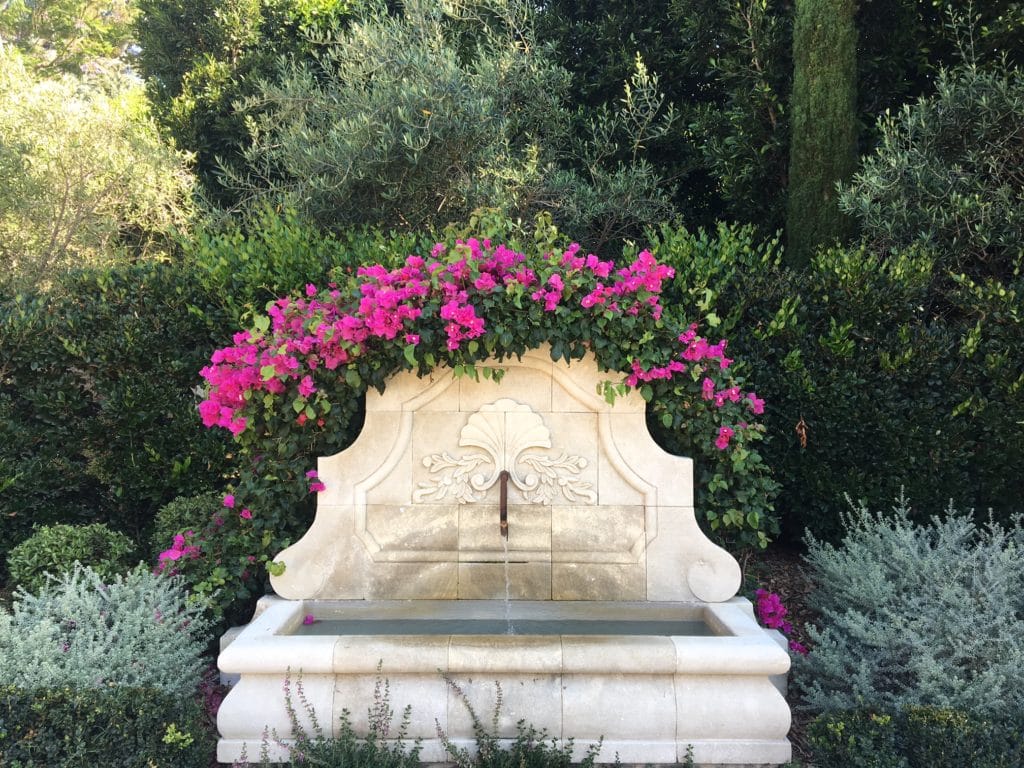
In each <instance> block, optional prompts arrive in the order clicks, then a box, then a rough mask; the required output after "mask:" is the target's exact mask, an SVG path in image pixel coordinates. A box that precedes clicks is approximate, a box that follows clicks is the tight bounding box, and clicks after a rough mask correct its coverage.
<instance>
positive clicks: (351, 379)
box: [345, 368, 363, 389]
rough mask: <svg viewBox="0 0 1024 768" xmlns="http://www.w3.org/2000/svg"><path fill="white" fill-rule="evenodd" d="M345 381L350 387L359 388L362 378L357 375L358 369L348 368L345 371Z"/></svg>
mask: <svg viewBox="0 0 1024 768" xmlns="http://www.w3.org/2000/svg"><path fill="white" fill-rule="evenodd" d="M345 383H346V384H348V385H349V386H350V387H352V389H359V387H360V385H361V384H362V383H363V379H362V377H361V376H360V375H359V371H357V370H355V369H354V368H349V369H348V370H346V371H345Z"/></svg>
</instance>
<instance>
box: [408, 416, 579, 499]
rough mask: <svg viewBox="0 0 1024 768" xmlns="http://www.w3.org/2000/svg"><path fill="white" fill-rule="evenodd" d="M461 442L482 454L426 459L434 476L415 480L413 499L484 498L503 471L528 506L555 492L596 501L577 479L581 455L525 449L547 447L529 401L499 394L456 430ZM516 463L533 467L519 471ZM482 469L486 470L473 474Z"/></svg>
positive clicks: (544, 430) (548, 435)
mask: <svg viewBox="0 0 1024 768" xmlns="http://www.w3.org/2000/svg"><path fill="white" fill-rule="evenodd" d="M459 445H461V446H465V447H473V448H480V449H482V450H483V451H485V452H486V453H470V454H467V455H465V456H461V457H459V456H452V455H451V454H449V453H448V452H443V453H433V454H430V455H429V456H426V457H424V459H423V465H424V466H425V467H427V469H429V470H430V474H431V475H436V476H437V477H436V479H431V480H428V481H423V482H420V483H419V489H418V490H416V491H415V492H414V493H413V500H414V501H415V502H417V503H419V502H423V501H440V500H442V499H445V498H453V499H455V500H457V501H458V502H459V503H460V504H468V503H470V502H477V501H482V500H483V498H484V497H485V495H486V494H487V491H488V490H489V489H490V488H492V487H493V486H494V485H495V483H497V482H498V478H499V475H500V474H501V472H502V470H507V471H508V473H509V482H510V483H511V484H512V485H514V486H515V487H516V488H518V489H519V491H520V492H522V494H523V498H524V499H525V500H526V501H527V502H529V503H531V504H550V503H551V502H552V501H553V500H554V498H555V497H556V496H557V495H558V493H559V492H561V494H562V495H563V496H565V498H566V499H568V500H569V501H574V502H575V501H582V502H587V503H591V504H593V503H594V502H596V501H597V494H596V493H594V491H593V490H592V489H591V484H590V483H588V482H584V481H583V480H580V479H579V477H578V475H579V473H580V470H582V469H583V468H585V467H586V466H587V460H586V459H585V458H583V457H581V456H572V455H569V454H568V453H566V452H565V451H563V452H562V455H561V456H558V457H551V456H546V455H544V454H539V453H525V451H527V450H529V449H531V448H550V447H551V432H550V430H549V429H548V427H547V425H545V424H544V420H543V419H542V418H541V417H540V415H539V414H538V413H536V412H535V411H534V410H533V409H532V408H530V406H528V405H524V404H522V403H517V402H516V401H515V400H511V399H509V398H502V399H500V400H496V401H495V402H493V403H488V404H487V405H484V406H482V407H481V408H480V410H479V411H477V412H476V413H474V414H473V415H472V416H470V417H469V419H468V420H467V421H466V425H465V426H464V427H463V428H462V431H461V432H460V433H459ZM520 465H522V466H524V467H527V468H529V469H530V470H531V471H530V472H528V473H527V474H526V475H525V476H524V475H522V474H521V473H520ZM480 467H486V470H485V471H481V472H476V470H477V469H478V468H480Z"/></svg>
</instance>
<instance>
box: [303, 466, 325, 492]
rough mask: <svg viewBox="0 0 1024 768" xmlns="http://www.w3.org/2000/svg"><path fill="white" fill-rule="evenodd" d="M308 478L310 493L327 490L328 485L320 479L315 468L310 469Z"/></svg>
mask: <svg viewBox="0 0 1024 768" xmlns="http://www.w3.org/2000/svg"><path fill="white" fill-rule="evenodd" d="M306 478H307V479H308V480H309V481H310V482H309V492H310V493H321V492H322V491H326V490H327V486H326V485H324V484H323V482H322V481H321V480H320V476H319V475H318V474H317V472H316V470H315V469H311V470H309V472H307V473H306Z"/></svg>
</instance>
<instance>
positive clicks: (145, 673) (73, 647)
mask: <svg viewBox="0 0 1024 768" xmlns="http://www.w3.org/2000/svg"><path fill="white" fill-rule="evenodd" d="M207 629H208V624H207V622H206V620H205V619H204V618H203V617H202V612H201V608H200V607H199V606H197V605H193V604H190V603H188V602H187V601H186V598H185V593H184V591H183V589H182V587H181V584H180V583H179V580H178V579H174V578H170V577H168V576H162V575H159V574H154V573H151V572H150V571H148V570H146V569H145V568H143V567H139V568H136V569H135V570H133V571H131V572H129V573H128V574H126V575H117V576H113V577H104V576H101V575H100V574H98V573H96V572H95V571H93V570H91V569H90V568H88V567H85V566H82V565H79V564H77V563H76V564H75V568H74V569H73V570H72V571H70V572H69V573H67V574H65V575H63V576H62V577H61V578H60V579H53V580H51V581H50V582H49V584H47V585H46V586H44V587H43V588H42V589H41V590H40V591H39V592H38V593H37V594H32V593H29V592H26V591H24V590H21V591H19V592H18V593H16V594H15V597H14V603H13V606H12V610H11V611H10V612H8V611H6V610H3V609H0V685H2V684H10V685H16V686H18V687H21V688H27V689H35V688H48V687H63V686H68V685H70V686H76V687H99V686H108V685H119V686H120V685H124V686H133V687H140V688H142V687H154V688H159V689H161V690H164V691H167V692H170V693H182V694H189V693H191V692H193V691H194V690H195V689H196V686H197V685H198V683H199V677H200V672H201V669H202V666H203V665H202V663H201V662H200V658H199V656H200V654H201V653H202V651H203V650H204V648H205V646H206V634H207Z"/></svg>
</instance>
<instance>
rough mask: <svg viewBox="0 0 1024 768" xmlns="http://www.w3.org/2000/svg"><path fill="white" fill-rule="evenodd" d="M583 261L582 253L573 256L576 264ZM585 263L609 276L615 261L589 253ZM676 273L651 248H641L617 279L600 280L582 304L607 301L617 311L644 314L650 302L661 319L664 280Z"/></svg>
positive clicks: (583, 262)
mask: <svg viewBox="0 0 1024 768" xmlns="http://www.w3.org/2000/svg"><path fill="white" fill-rule="evenodd" d="M567 253H568V252H567ZM591 259H592V261H591ZM580 261H581V260H580V259H579V257H573V258H572V262H571V263H572V264H573V265H576V264H580ZM581 266H586V267H587V268H589V269H590V270H591V271H592V272H593V273H594V275H595V276H597V277H609V276H610V274H611V269H612V267H613V266H614V265H613V264H612V262H609V261H598V260H597V257H596V256H588V257H587V258H586V259H584V260H582V265H581ZM673 277H675V270H673V269H672V267H668V266H665V265H664V264H659V263H658V261H657V260H656V259H655V258H654V256H653V255H651V252H650V251H641V252H640V253H639V254H638V255H637V257H636V260H635V261H634V262H633V263H632V264H630V265H629V266H628V267H623V268H622V269H620V270H618V271H617V272H615V280H613V281H612V282H611V283H610V284H609V285H605V283H603V282H601V281H598V282H597V283H596V285H595V286H594V289H593V290H592V291H591V292H590V293H588V294H587V295H586V296H584V297H583V299H582V300H581V301H580V305H581V306H583V307H588V308H589V307H594V306H598V305H603V306H605V307H606V308H607V309H610V310H611V311H613V312H619V311H622V312H623V313H624V314H627V315H638V314H640V310H641V308H642V307H643V306H645V305H646V306H648V307H650V311H651V316H652V317H653V318H654V319H655V320H657V319H658V318H660V317H661V313H662V306H661V302H660V299H659V294H660V293H661V287H662V282H663V281H664V280H671V279H672V278H673ZM630 297H632V300H631V301H630ZM620 302H622V303H621V305H620ZM623 307H624V308H623Z"/></svg>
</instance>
